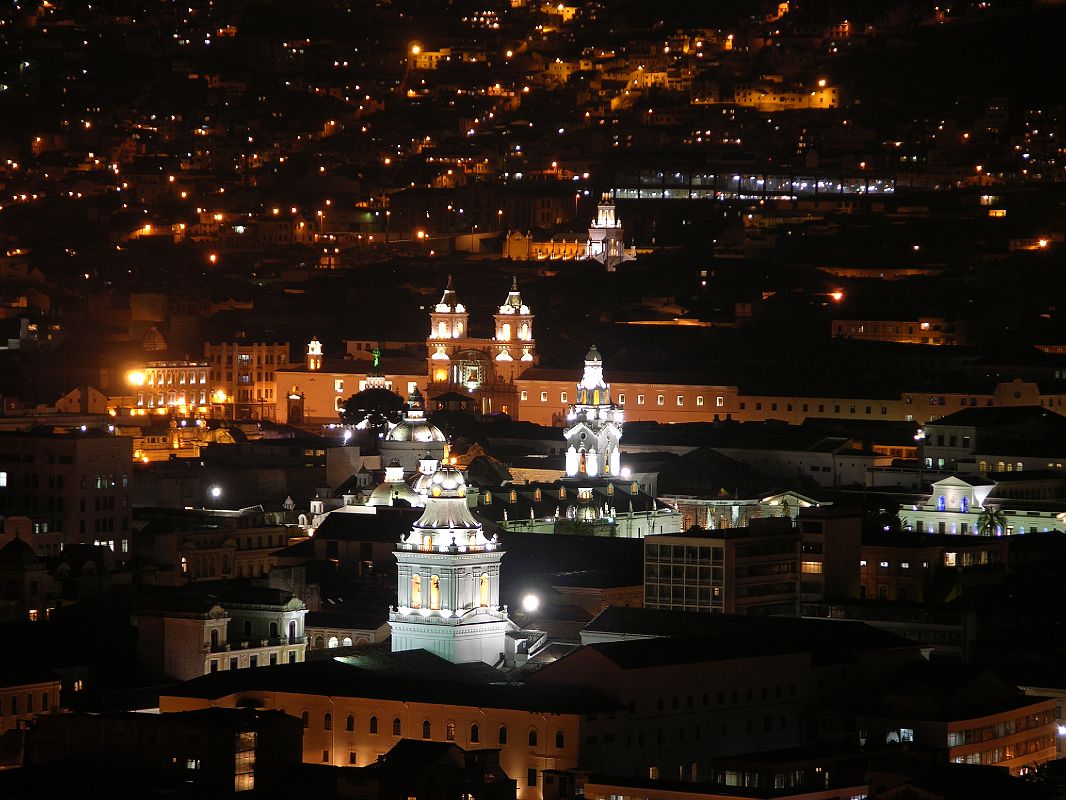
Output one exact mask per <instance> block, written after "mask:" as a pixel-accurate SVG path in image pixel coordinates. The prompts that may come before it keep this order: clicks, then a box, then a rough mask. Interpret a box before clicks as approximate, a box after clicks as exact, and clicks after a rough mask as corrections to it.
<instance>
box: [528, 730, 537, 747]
mask: <svg viewBox="0 0 1066 800" xmlns="http://www.w3.org/2000/svg"><path fill="white" fill-rule="evenodd" d="M529 746H530V747H536V746H537V731H536V730H535V729H534V728H530V729H529Z"/></svg>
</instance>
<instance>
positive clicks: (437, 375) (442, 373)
mask: <svg viewBox="0 0 1066 800" xmlns="http://www.w3.org/2000/svg"><path fill="white" fill-rule="evenodd" d="M433 380H435V381H446V380H448V370H446V369H438V370H437V371H436V372H434V373H433Z"/></svg>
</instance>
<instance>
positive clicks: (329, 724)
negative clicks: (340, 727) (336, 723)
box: [322, 711, 333, 731]
mask: <svg viewBox="0 0 1066 800" xmlns="http://www.w3.org/2000/svg"><path fill="white" fill-rule="evenodd" d="M322 729H323V730H327V731H331V730H333V715H332V714H330V713H329V712H328V711H327V712H326V715H325V716H324V717H323V718H322Z"/></svg>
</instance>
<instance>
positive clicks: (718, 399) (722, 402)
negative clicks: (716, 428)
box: [714, 397, 725, 408]
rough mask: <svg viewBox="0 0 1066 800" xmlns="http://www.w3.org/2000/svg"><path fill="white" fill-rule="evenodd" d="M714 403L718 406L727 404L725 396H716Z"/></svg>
mask: <svg viewBox="0 0 1066 800" xmlns="http://www.w3.org/2000/svg"><path fill="white" fill-rule="evenodd" d="M714 404H715V406H717V407H718V408H721V407H722V406H724V405H725V398H724V397H716V398H714Z"/></svg>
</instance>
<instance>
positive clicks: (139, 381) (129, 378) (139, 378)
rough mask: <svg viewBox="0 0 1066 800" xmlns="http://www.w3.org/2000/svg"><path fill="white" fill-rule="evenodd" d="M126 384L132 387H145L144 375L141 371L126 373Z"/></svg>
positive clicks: (135, 370)
mask: <svg viewBox="0 0 1066 800" xmlns="http://www.w3.org/2000/svg"><path fill="white" fill-rule="evenodd" d="M126 383H128V384H129V385H130V386H144V373H143V372H141V371H140V370H139V369H134V370H130V371H129V372H127V373H126Z"/></svg>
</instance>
